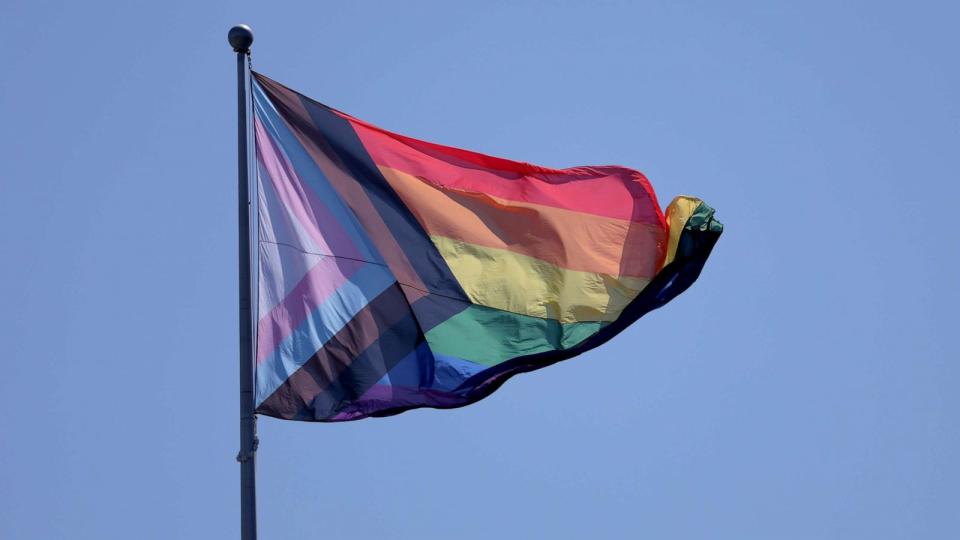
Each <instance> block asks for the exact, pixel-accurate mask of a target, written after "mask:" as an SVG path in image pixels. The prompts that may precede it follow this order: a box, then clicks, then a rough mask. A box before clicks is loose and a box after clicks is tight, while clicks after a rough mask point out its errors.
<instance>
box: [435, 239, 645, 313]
mask: <svg viewBox="0 0 960 540" xmlns="http://www.w3.org/2000/svg"><path fill="white" fill-rule="evenodd" d="M430 239H431V240H432V241H433V243H434V245H436V246H437V249H438V250H439V251H440V254H441V255H442V256H443V258H444V260H446V261H447V264H448V265H449V266H450V270H451V271H452V272H453V275H454V276H455V277H456V278H457V280H458V281H459V282H460V284H461V285H462V286H463V288H464V290H465V291H466V293H467V295H468V296H469V297H470V300H471V301H472V302H474V303H476V304H480V305H482V306H488V307H492V308H497V309H502V310H505V311H510V312H513V313H519V314H522V315H530V316H533V317H541V318H544V319H555V320H558V321H560V322H562V323H571V322H584V321H612V320H614V319H616V318H617V316H618V315H619V314H620V312H621V311H623V308H624V307H625V306H626V305H627V304H628V303H630V301H631V300H633V299H634V298H636V296H637V294H638V293H639V292H640V291H641V290H642V289H643V288H644V287H645V286H646V285H647V283H649V280H647V279H643V278H636V277H617V276H610V275H607V274H597V273H593V272H580V271H577V270H568V269H565V268H560V267H558V266H556V265H554V264H551V263H548V262H546V261H542V260H540V259H535V258H533V257H528V256H526V255H522V254H520V253H516V252H513V251H508V250H505V249H498V248H491V247H484V246H478V245H476V244H469V243H466V242H463V241H462V240H456V239H453V238H447V237H444V236H431V237H430Z"/></svg>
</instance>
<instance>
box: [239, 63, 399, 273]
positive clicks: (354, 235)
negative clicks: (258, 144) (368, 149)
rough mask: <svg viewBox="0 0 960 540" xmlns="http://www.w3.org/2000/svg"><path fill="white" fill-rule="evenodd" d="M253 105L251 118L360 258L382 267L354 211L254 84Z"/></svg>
mask: <svg viewBox="0 0 960 540" xmlns="http://www.w3.org/2000/svg"><path fill="white" fill-rule="evenodd" d="M253 104H254V114H256V115H257V118H259V119H260V121H261V122H262V123H263V127H264V129H266V130H267V133H269V135H270V137H271V138H273V140H274V142H276V143H277V145H278V146H279V147H280V148H281V149H282V150H283V152H284V153H285V154H286V156H287V159H289V160H290V163H291V164H292V165H293V168H294V169H295V170H296V172H297V176H299V177H300V179H301V180H302V181H303V182H304V183H305V184H306V185H307V186H308V187H309V188H310V189H311V190H313V192H314V193H315V194H316V195H317V197H318V198H319V199H320V200H321V201H323V203H324V204H325V205H326V206H327V208H328V209H329V210H330V213H331V214H333V216H334V217H335V218H336V220H337V221H338V222H339V223H340V226H342V227H343V229H344V231H345V232H346V233H347V235H348V236H349V237H350V240H351V241H352V242H353V244H354V245H355V246H356V247H357V250H358V251H359V252H360V253H361V257H362V258H363V259H365V260H368V261H373V262H378V263H381V264H383V263H384V260H383V257H381V256H380V252H379V251H377V248H376V247H375V246H374V244H373V242H372V241H371V240H370V237H369V236H367V233H366V232H365V231H364V230H363V228H362V227H361V226H360V223H359V222H358V221H357V218H356V216H354V214H353V211H352V210H351V209H350V208H349V207H348V206H347V205H346V204H345V203H344V202H343V199H341V198H340V194H339V193H338V192H337V190H335V189H334V188H333V186H332V185H331V184H330V181H329V180H328V179H327V177H326V175H324V174H323V171H322V170H320V167H319V166H318V165H317V163H316V162H315V161H314V160H313V158H312V157H310V154H309V153H307V150H306V149H305V148H304V147H303V145H302V144H300V140H299V139H297V137H296V136H295V135H294V134H293V132H291V131H290V128H289V127H288V126H287V124H286V122H284V121H283V119H282V118H281V117H280V113H279V112H277V109H276V108H275V107H274V105H273V103H272V102H271V101H270V99H269V98H268V97H267V96H266V94H265V93H264V92H263V89H262V88H260V85H259V84H257V83H256V81H254V84H253Z"/></svg>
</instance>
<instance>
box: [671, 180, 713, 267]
mask: <svg viewBox="0 0 960 540" xmlns="http://www.w3.org/2000/svg"><path fill="white" fill-rule="evenodd" d="M702 202H703V201H701V200H700V199H698V198H696V197H688V196H686V195H679V196H677V197H674V199H673V200H672V201H670V205H669V206H667V214H666V217H667V230H668V231H669V235H668V237H667V257H666V258H665V259H664V260H663V266H666V265H668V264H670V263H672V262H673V259H674V257H676V256H677V245H678V244H679V243H680V233H682V232H683V226H684V225H686V224H687V220H688V219H690V216H692V215H693V212H694V211H695V210H696V209H697V207H698V206H700V203H702ZM661 268H662V267H661Z"/></svg>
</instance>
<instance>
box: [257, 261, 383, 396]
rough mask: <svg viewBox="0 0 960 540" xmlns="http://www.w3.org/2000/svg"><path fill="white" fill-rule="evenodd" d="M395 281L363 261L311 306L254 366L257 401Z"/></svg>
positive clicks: (381, 268) (377, 266)
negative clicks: (322, 299) (318, 301)
mask: <svg viewBox="0 0 960 540" xmlns="http://www.w3.org/2000/svg"><path fill="white" fill-rule="evenodd" d="M395 282H396V280H395V279H394V277H393V274H391V273H390V270H388V269H387V268H385V267H383V266H379V265H376V264H367V265H364V267H363V268H362V269H360V271H358V272H357V273H356V274H354V275H353V276H352V277H351V278H350V281H349V282H347V283H345V284H343V285H342V286H341V287H340V288H339V289H337V290H336V292H334V293H333V294H332V295H330V297H329V298H327V300H326V301H324V302H323V303H322V304H321V305H320V306H318V307H317V309H315V310H313V312H312V313H310V315H309V316H308V317H307V318H306V320H304V321H303V323H301V324H300V326H298V327H297V329H296V330H294V331H293V333H292V334H291V335H289V336H287V337H286V339H284V340H283V341H281V342H280V344H279V345H278V346H277V348H276V349H275V350H274V351H273V353H271V354H270V356H268V357H267V358H265V359H264V361H263V362H261V363H260V364H259V365H258V366H257V400H256V401H257V405H260V403H262V402H263V400H265V399H267V398H268V397H270V394H272V393H273V392H274V391H275V390H276V389H277V388H279V387H280V385H281V384H283V381H285V380H287V378H288V377H289V376H290V375H293V373H294V372H296V371H297V370H298V369H300V367H301V366H302V365H303V364H305V363H306V362H307V360H309V359H310V357H311V356H313V354H314V353H316V352H317V351H318V350H320V349H321V348H322V347H323V345H324V344H325V343H326V342H327V341H329V340H330V338H331V337H333V336H334V335H336V333H337V332H339V331H340V330H341V329H342V328H343V327H344V326H346V324H347V323H348V322H350V320H351V319H353V317H354V316H355V315H356V314H357V313H359V312H360V310H362V309H363V308H364V307H365V306H366V305H367V304H369V303H370V301H371V300H373V299H374V298H376V297H377V295H379V294H380V293H382V292H383V291H384V290H386V289H387V287H389V286H391V285H393V284H394V283H395Z"/></svg>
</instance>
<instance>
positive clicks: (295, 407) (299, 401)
mask: <svg viewBox="0 0 960 540" xmlns="http://www.w3.org/2000/svg"><path fill="white" fill-rule="evenodd" d="M405 317H412V311H411V310H410V306H409V304H408V303H407V300H406V298H405V297H404V295H403V293H402V292H401V291H400V287H399V286H398V285H396V284H394V285H393V286H391V287H389V288H387V290H385V291H383V292H382V293H380V295H378V296H377V297H376V298H374V299H373V300H372V301H371V302H370V303H369V304H367V305H366V306H365V307H364V308H363V309H362V310H360V312H358V313H357V314H356V315H355V316H354V317H353V319H351V320H350V322H348V323H347V324H346V326H344V327H343V328H342V329H341V330H340V331H339V332H337V334H336V335H334V336H333V337H332V338H330V340H329V341H327V343H326V344H324V346H323V348H321V349H320V350H319V351H317V352H316V353H315V354H314V355H313V356H312V357H311V358H310V359H309V360H307V362H306V363H305V364H304V365H303V366H301V367H300V369H298V370H297V371H295V372H294V373H293V374H292V375H290V377H288V378H287V380H286V381H284V382H283V384H281V385H280V387H279V388H277V389H276V390H275V391H274V392H273V394H271V395H270V397H268V398H267V399H265V400H264V401H263V403H261V404H260V406H259V407H257V411H258V412H262V413H264V414H267V415H270V416H277V417H280V418H294V417H295V416H296V414H297V412H298V411H300V410H302V409H304V408H306V407H307V406H308V405H309V404H310V403H311V401H313V398H314V397H316V396H317V395H318V394H320V393H321V392H323V391H324V390H325V389H326V388H327V387H329V386H330V384H332V383H333V382H334V381H336V380H337V379H338V378H339V377H340V376H341V375H342V374H343V373H344V372H345V371H346V370H347V369H349V368H350V365H351V363H352V362H353V361H354V359H356V358H357V356H359V355H360V354H361V353H362V352H363V351H364V350H366V349H367V348H368V347H370V346H371V345H372V344H373V343H375V342H376V341H377V340H378V339H379V338H380V335H381V333H382V332H384V331H386V330H387V329H389V328H390V327H392V326H394V325H395V324H397V323H398V322H399V321H401V320H402V319H404V318H405Z"/></svg>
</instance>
